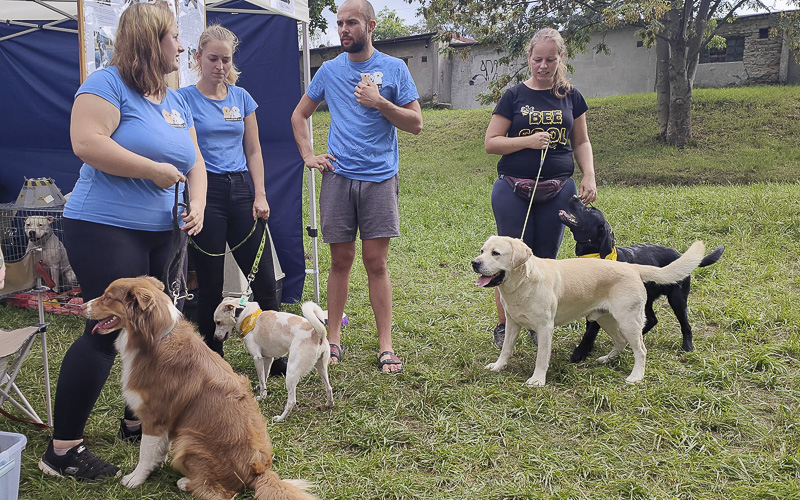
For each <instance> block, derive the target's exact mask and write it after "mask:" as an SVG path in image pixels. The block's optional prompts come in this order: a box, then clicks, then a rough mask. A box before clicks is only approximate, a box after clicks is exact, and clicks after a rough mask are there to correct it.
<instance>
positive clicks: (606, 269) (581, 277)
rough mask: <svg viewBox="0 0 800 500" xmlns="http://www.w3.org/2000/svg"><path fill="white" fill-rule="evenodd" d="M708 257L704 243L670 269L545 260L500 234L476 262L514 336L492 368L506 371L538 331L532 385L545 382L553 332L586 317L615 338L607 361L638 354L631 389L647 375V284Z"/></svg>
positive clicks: (674, 277)
mask: <svg viewBox="0 0 800 500" xmlns="http://www.w3.org/2000/svg"><path fill="white" fill-rule="evenodd" d="M704 252H705V246H704V245H703V242H702V241H696V242H695V243H694V244H693V245H692V246H691V247H690V248H689V250H687V251H686V253H684V254H683V255H682V256H681V257H680V258H678V259H677V260H675V261H674V262H672V263H671V264H669V265H668V266H665V267H654V266H643V265H638V264H629V263H625V262H617V261H612V260H602V259H580V258H576V259H562V260H554V259H539V258H537V257H536V256H534V255H533V254H532V252H531V249H530V248H528V246H527V245H526V244H525V243H524V242H523V241H522V240H520V239H517V238H509V237H505V236H492V237H490V238H489V239H488V240H487V241H486V243H485V244H484V245H483V247H482V248H481V253H480V255H479V256H478V257H477V258H475V260H473V261H472V268H473V270H474V271H475V272H476V273H478V274H480V277H479V278H478V281H477V283H476V284H477V285H478V286H497V287H498V290H499V291H500V302H501V303H502V305H503V308H504V309H505V312H506V337H505V341H504V342H503V349H502V350H501V351H500V356H499V357H498V358H497V361H496V362H494V363H490V364H489V365H487V366H486V368H487V369H489V370H492V371H499V370H502V369H503V368H505V366H506V364H507V363H508V360H509V359H510V358H511V354H512V352H513V349H514V343H515V342H516V340H517V336H518V335H519V332H520V328H522V327H525V328H528V329H531V330H533V331H535V332H536V333H537V334H538V339H539V340H538V349H537V352H536V367H535V369H534V371H533V376H531V378H529V379H528V380H527V381H526V382H525V383H526V384H527V385H528V386H530V387H541V386H543V385H545V378H546V375H547V369H548V367H549V366H550V350H551V347H552V341H553V328H554V327H555V326H558V325H563V324H565V323H569V322H571V321H574V320H576V319H579V318H582V317H586V318H587V319H588V320H590V321H597V322H598V323H599V324H600V326H601V327H603V329H604V330H605V331H606V332H608V334H609V335H610V336H611V338H612V339H613V341H614V347H613V348H612V350H611V352H610V353H608V354H607V355H605V356H603V357H601V358H599V359H598V362H600V363H607V362H608V361H609V360H611V359H613V358H615V357H617V356H619V354H620V352H622V350H623V349H625V346H626V345H628V344H630V346H631V349H632V350H633V359H634V364H633V370H632V371H631V374H630V375H629V376H628V378H626V379H625V381H626V382H628V383H629V384H635V383H638V382H641V381H642V379H643V378H644V368H645V357H646V354H647V349H645V347H644V340H643V339H642V328H643V327H644V319H645V314H644V306H645V302H646V301H647V292H646V290H645V287H644V282H645V281H648V282H649V281H652V282H655V283H662V284H666V283H675V282H677V281H680V280H682V279H684V278H686V277H687V276H689V274H690V273H691V272H692V271H693V270H694V269H695V268H696V267H697V266H698V265H699V264H700V261H701V260H702V259H703V254H704Z"/></svg>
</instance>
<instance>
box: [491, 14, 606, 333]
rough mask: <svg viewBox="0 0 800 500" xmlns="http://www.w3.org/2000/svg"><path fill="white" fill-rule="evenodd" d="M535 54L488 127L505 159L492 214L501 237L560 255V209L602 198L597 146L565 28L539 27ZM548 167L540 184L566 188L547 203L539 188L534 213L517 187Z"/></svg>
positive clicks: (545, 254)
mask: <svg viewBox="0 0 800 500" xmlns="http://www.w3.org/2000/svg"><path fill="white" fill-rule="evenodd" d="M527 55H528V63H529V64H530V69H531V77H530V78H528V79H527V80H525V81H524V82H523V83H520V84H518V85H516V86H514V87H511V88H510V89H508V90H507V91H506V93H505V94H504V95H503V97H501V98H500V101H499V102H498V103H497V106H496V107H495V109H494V111H493V113H492V119H491V121H490V122H489V126H488V128H487V129H486V139H485V148H486V152H487V153H489V154H498V155H502V156H501V158H500V161H499V162H498V163H497V173H498V179H497V180H496V181H495V183H494V187H493V189H492V211H493V212H494V218H495V222H496V224H497V234H498V235H500V236H511V237H514V238H520V237H521V238H522V240H523V241H525V243H526V244H527V245H528V246H529V247H530V248H531V250H532V251H533V254H534V255H536V256H537V257H540V258H547V259H555V258H556V256H557V255H558V249H559V247H560V246H561V240H562V238H563V236H564V226H563V225H562V224H561V221H560V220H559V218H558V211H559V210H560V209H562V208H566V205H567V201H568V200H569V199H570V198H571V197H572V196H573V195H575V194H578V196H580V198H581V199H582V200H583V202H584V203H591V202H593V201H594V200H595V199H596V198H597V185H596V183H595V173H594V159H593V155H592V144H591V142H589V133H588V130H587V125H586V111H587V109H588V107H587V105H586V101H585V100H584V98H583V96H582V95H581V94H580V92H578V91H577V90H576V89H575V88H573V87H572V85H571V84H570V83H569V81H567V79H566V72H567V67H566V63H565V59H566V45H565V44H564V39H563V38H561V35H560V34H559V33H558V31H556V30H554V29H552V28H545V29H542V30H539V31H538V32H537V33H536V34H535V35H534V36H533V38H531V41H530V43H529V44H528V50H527ZM545 148H547V152H546V156H545V159H544V162H542V161H541V158H542V150H544V149H545ZM573 159H574V160H575V161H577V163H578V167H579V168H580V169H581V172H582V173H583V179H582V180H581V184H580V188H578V187H576V186H575V182H574V181H573V180H572V174H573V172H574V170H575V166H574V161H573ZM540 164H541V174H540V175H539V184H540V185H541V184H542V182H543V181H549V180H556V181H561V182H560V183H549V184H554V185H555V186H556V188H555V190H556V191H557V190H558V188H559V187H560V191H558V192H557V194H555V195H554V196H553V197H552V198H548V199H547V200H546V201H539V199H540V195H539V194H538V190H537V195H536V196H535V197H534V202H533V205H532V206H531V210H530V216H528V207H529V203H530V202H529V200H528V199H524V198H523V197H521V196H518V193H515V190H514V188H513V187H512V186H513V185H514V184H515V182H517V180H518V179H536V177H537V174H538V173H539V169H540ZM510 178H513V179H514V180H512V179H510ZM540 187H542V186H540ZM551 194H552V193H551ZM526 217H527V219H528V221H527V226H526V225H525V220H526ZM523 226H524V227H525V234H524V235H523V234H522V230H523ZM495 300H496V302H497V316H498V325H497V327H496V328H495V330H494V343H495V346H496V347H498V348H500V347H502V345H503V339H504V338H505V312H504V311H503V307H502V305H501V304H500V297H499V294H498V293H497V291H496V290H495Z"/></svg>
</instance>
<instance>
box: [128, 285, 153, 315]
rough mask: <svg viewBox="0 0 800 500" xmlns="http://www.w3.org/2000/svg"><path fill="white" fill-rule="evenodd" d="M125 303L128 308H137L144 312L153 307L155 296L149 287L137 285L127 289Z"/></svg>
mask: <svg viewBox="0 0 800 500" xmlns="http://www.w3.org/2000/svg"><path fill="white" fill-rule="evenodd" d="M126 305H127V306H128V308H129V309H138V310H140V311H145V312H146V311H149V310H150V309H151V308H153V307H155V305H156V298H155V296H154V295H153V291H152V290H150V289H149V288H146V287H143V286H137V287H134V288H131V289H130V290H128V300H127V301H126Z"/></svg>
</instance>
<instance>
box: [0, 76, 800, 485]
mask: <svg viewBox="0 0 800 500" xmlns="http://www.w3.org/2000/svg"><path fill="white" fill-rule="evenodd" d="M694 103H695V108H696V111H695V114H694V124H695V135H696V138H695V139H694V140H693V144H692V145H691V146H690V147H687V148H685V149H681V150H678V149H674V148H669V147H666V146H663V145H660V144H658V143H657V142H656V141H655V139H654V137H655V117H654V113H655V97H654V95H651V94H649V95H634V96H621V97H615V98H603V99H592V100H590V101H589V105H590V114H589V124H590V136H591V139H592V142H593V145H594V149H595V152H596V168H597V176H598V179H599V180H600V181H601V186H600V194H599V199H598V201H597V202H596V206H598V207H599V208H601V209H602V210H603V211H604V213H605V214H606V217H607V218H608V220H609V221H610V223H611V224H612V226H613V227H614V231H615V235H616V238H617V242H618V243H619V244H621V245H627V244H632V243H638V242H651V243H658V244H663V245H669V246H672V247H675V248H677V249H680V250H684V249H686V248H688V246H689V245H690V244H691V243H692V242H693V241H694V240H695V239H703V240H704V241H705V242H706V244H707V246H708V247H709V249H710V248H713V247H714V246H716V245H719V244H724V245H725V246H726V251H725V255H724V257H723V258H722V259H721V261H720V262H719V263H717V264H715V265H713V266H711V267H708V268H703V269H700V270H698V271H696V272H695V273H694V279H693V287H692V294H691V296H690V299H689V302H690V307H691V314H690V320H691V322H692V325H693V327H694V334H695V342H694V343H695V347H696V350H695V351H694V352H691V353H684V352H682V351H681V350H680V343H681V336H680V329H679V326H678V324H677V321H676V320H675V318H674V316H673V315H672V313H671V311H669V310H668V306H667V305H666V303H665V301H663V300H662V301H660V302H659V303H658V308H657V310H656V312H657V314H658V317H659V320H660V322H659V324H658V325H657V326H656V327H655V328H654V329H653V330H652V331H651V332H650V333H649V334H648V335H647V336H646V338H645V342H646V345H647V348H648V363H647V371H646V374H645V381H644V383H642V384H641V385H637V386H629V385H627V384H625V383H624V379H625V377H626V376H627V375H628V373H629V372H630V370H631V367H632V364H633V358H632V355H631V353H630V350H628V351H626V352H625V353H624V354H623V355H622V356H621V357H620V358H619V360H618V361H616V362H613V363H611V364H609V365H606V366H600V365H598V364H597V363H596V358H597V356H599V355H601V354H604V353H605V352H607V351H608V350H610V347H611V343H610V340H609V338H608V336H607V335H605V334H601V335H600V336H599V337H598V342H597V347H596V349H595V351H594V352H593V353H592V355H591V356H590V358H589V359H588V360H587V361H586V362H583V363H579V364H571V363H569V361H568V358H569V354H570V353H571V351H572V349H573V348H574V346H575V345H576V344H577V342H578V340H579V339H580V335H581V333H582V325H581V324H580V323H575V324H572V325H568V326H565V327H561V328H558V329H557V330H556V333H555V338H554V344H553V358H552V362H551V367H550V371H549V373H548V385H547V386H546V387H544V388H541V389H530V388H527V387H525V385H524V382H525V380H526V379H527V378H528V377H530V375H531V373H532V371H533V364H534V359H535V352H536V348H535V346H532V345H531V343H530V340H529V339H528V338H523V339H522V340H521V341H520V342H519V344H518V345H517V347H516V349H515V356H514V357H513V358H512V360H511V361H510V363H509V366H508V367H507V368H506V370H504V371H503V372H499V373H494V372H488V371H486V370H485V369H484V368H483V367H484V365H486V364H487V363H489V362H492V361H494V360H495V359H496V356H497V354H498V351H496V350H495V349H494V348H493V347H492V346H491V342H490V339H491V330H492V328H493V327H494V320H495V312H494V302H493V296H492V293H491V292H490V291H487V290H485V289H481V288H478V287H476V286H474V282H475V275H474V273H472V271H471V269H470V266H469V262H470V260H471V259H472V258H474V257H475V255H477V251H478V249H479V248H480V246H481V244H482V243H483V241H484V240H485V239H486V238H487V237H488V236H489V235H491V234H493V232H494V222H493V218H492V214H491V208H490V204H489V192H490V189H491V183H492V180H493V178H494V176H495V165H496V162H497V157H492V156H489V155H486V154H485V153H484V152H483V134H484V131H485V127H486V124H487V123H488V121H489V117H490V113H491V111H490V110H486V109H484V110H469V111H443V110H437V111H433V110H431V111H425V112H424V118H425V130H424V131H423V132H422V134H420V135H419V136H411V135H409V134H405V133H401V134H400V144H401V153H400V156H401V182H400V185H401V222H402V231H403V237H401V238H398V239H396V240H394V241H393V243H392V247H391V250H390V259H389V266H390V273H391V276H392V282H393V285H394V313H395V314H394V339H395V347H396V350H397V351H398V354H399V355H400V357H401V358H402V359H403V360H404V362H405V363H406V366H405V372H404V373H403V374H402V375H400V376H394V377H391V376H382V375H380V374H379V373H378V371H377V362H376V360H375V355H376V353H377V338H376V335H375V331H374V323H373V318H372V313H371V310H370V307H369V301H368V292H367V286H366V276H365V273H364V269H363V266H362V265H361V264H360V263H357V264H356V266H355V267H354V270H353V276H352V284H351V288H350V298H349V301H348V306H347V308H346V312H347V313H348V316H349V318H350V324H349V326H347V327H346V328H345V331H344V340H343V341H344V343H345V344H346V346H347V352H346V353H345V356H344V360H343V361H344V362H343V363H342V364H341V365H339V366H336V367H334V368H332V370H331V383H332V385H333V389H334V397H335V400H336V406H335V407H334V408H333V409H330V410H327V409H325V407H324V393H323V390H322V386H321V383H320V382H319V379H317V378H316V377H313V376H309V377H307V378H306V379H304V380H303V381H302V382H301V384H300V386H299V387H298V406H297V408H296V409H295V411H294V412H293V413H292V414H291V416H290V417H289V418H288V420H287V421H286V422H284V423H281V424H273V423H272V422H271V421H269V418H270V417H271V416H272V415H276V414H278V413H280V412H281V410H282V408H283V405H284V403H285V398H286V392H285V389H284V387H283V380H282V379H275V380H271V381H270V383H269V387H270V390H271V393H270V397H268V398H267V399H266V400H265V401H262V402H261V403H260V404H261V408H262V410H263V413H264V415H265V416H266V417H267V419H268V429H269V432H270V435H271V437H272V441H273V446H274V450H275V469H276V471H277V472H278V473H279V474H280V475H281V476H282V477H285V478H302V479H306V480H309V481H312V482H315V483H316V484H317V488H316V490H315V491H316V493H317V494H318V495H319V496H320V497H321V498H330V499H332V498H339V499H350V498H354V499H372V498H375V499H377V498H381V499H384V498H385V499H390V498H397V499H400V498H403V499H406V498H431V499H433V498H436V499H439V498H448V499H463V498H470V499H473V498H474V499H484V498H488V499H501V498H509V499H521V498H559V499H560V498H564V499H567V498H570V499H571V498H586V499H598V498H601V499H606V498H609V499H612V498H641V499H649V498H678V499H695V498H704V499H705V498H709V499H730V498H775V499H777V498H795V497H797V495H798V494H797V492H798V491H800V451H799V448H800V409H798V408H800V375H798V373H800V371H799V370H798V368H800V366H798V365H800V363H798V357H800V334H798V328H799V327H800V312H798V311H799V310H800V309H798V307H797V303H798V301H800V264H798V262H799V261H800V259H799V258H798V257H800V205H798V199H800V184H798V183H797V181H796V179H798V178H800V158H799V157H798V156H800V153H798V151H799V150H798V148H797V147H796V144H797V137H798V136H800V130H798V127H799V126H798V120H797V117H798V106H800V88H798V87H752V88H742V89H726V90H699V91H696V92H695V101H694ZM327 119H328V116H327V115H326V114H325V113H317V114H316V115H315V126H316V131H317V132H316V138H315V142H316V144H317V148H316V149H317V151H322V149H323V147H324V142H325V135H324V132H325V130H326V127H325V122H326V121H327ZM317 178H318V177H317ZM307 220H308V219H307V218H306V221H307ZM307 245H308V246H310V243H308V242H307ZM573 255H574V252H573V241H572V239H571V237H570V235H569V234H567V235H566V236H565V241H564V245H562V249H561V254H560V257H561V258H566V257H570V256H573ZM328 259H329V255H328V251H327V248H326V247H325V246H322V247H321V253H320V265H321V281H322V292H323V305H324V290H325V279H326V277H327V269H328V267H329V260H328ZM310 297H312V293H311V280H310V279H309V280H307V283H306V293H305V295H304V298H305V299H308V298H310ZM287 310H290V311H293V312H299V307H298V306H297V305H291V306H287ZM47 319H48V321H50V322H51V326H50V328H49V330H48V348H49V349H48V350H49V353H50V360H51V373H52V377H53V381H52V384H53V389H55V381H56V378H57V374H58V369H59V364H60V360H61V358H62V356H63V354H64V352H65V351H66V349H67V348H68V347H69V345H70V344H71V342H72V340H73V339H74V338H75V337H76V336H77V335H79V334H80V332H81V331H82V321H81V319H80V318H78V317H64V316H55V315H48V317H47ZM35 321H36V317H35V312H33V311H25V310H20V309H17V308H13V307H10V306H5V307H0V324H2V325H3V327H5V328H14V327H19V326H24V325H28V324H31V323H33V322H35ZM37 348H38V344H37ZM226 353H228V360H229V361H230V362H231V364H232V365H233V367H234V369H235V370H236V371H239V372H242V373H245V374H247V375H248V376H249V377H250V379H251V380H253V381H255V380H256V376H255V370H254V368H253V363H252V360H251V359H250V358H249V356H247V354H246V352H245V351H244V349H243V347H242V344H241V341H239V340H238V339H237V340H232V341H229V342H228V345H227V346H226ZM37 355H38V352H34V353H33V354H32V356H31V358H30V360H29V361H28V362H27V363H26V366H25V369H24V370H23V372H22V374H21V375H20V380H21V384H22V385H23V386H24V387H25V390H26V391H27V392H28V394H32V395H33V398H32V401H33V403H34V405H35V406H36V407H37V408H43V404H44V403H43V398H42V396H41V394H42V388H41V387H42V386H41V383H42V377H41V360H40V359H39V358H38V357H37ZM119 374H120V372H119V363H117V365H115V369H114V372H113V373H112V375H111V377H110V378H109V381H108V383H107V384H106V387H105V389H104V391H103V393H102V395H101V398H100V400H99V401H98V403H97V405H96V407H95V409H94V411H93V412H92V415H91V417H90V420H89V424H88V427H87V431H86V437H87V439H88V441H89V442H90V444H91V446H92V449H93V450H94V451H95V452H96V453H97V454H98V455H100V456H102V457H104V458H106V459H108V460H110V461H112V462H114V463H117V464H119V465H120V466H121V467H122V468H123V470H124V471H125V472H126V473H127V472H129V471H131V470H132V469H133V467H134V466H135V464H136V461H137V458H138V449H137V447H135V446H131V445H127V444H122V443H120V442H119V441H116V440H115V438H114V435H115V433H116V429H117V425H118V423H117V422H118V421H117V420H116V419H117V418H118V417H119V416H121V413H122V401H121V397H120V386H119ZM0 427H2V428H3V430H8V431H14V432H22V433H24V434H26V435H27V436H28V446H27V449H26V450H25V451H24V453H23V463H22V480H21V486H20V497H21V498H23V499H30V500H33V499H36V500H39V499H59V498H63V499H75V498H113V499H140V498H144V499H172V498H175V499H177V498H185V495H184V494H183V493H181V492H179V491H178V490H177V488H176V486H175V481H177V479H178V478H179V475H178V473H177V472H175V471H174V470H172V469H171V468H170V467H168V466H165V467H163V468H161V469H159V470H157V471H156V472H155V473H154V474H153V475H152V476H151V478H150V480H148V482H146V483H145V485H144V486H142V487H141V488H139V489H136V490H127V489H125V488H124V487H122V486H120V484H119V482H118V481H117V480H106V481H102V482H100V483H98V484H93V485H84V484H80V483H76V482H74V481H72V480H57V479H54V478H49V477H44V476H43V475H42V474H41V473H40V472H39V471H38V469H37V468H36V462H37V461H38V459H39V457H40V456H41V454H42V453H43V452H44V449H45V446H46V444H47V439H48V436H47V433H43V432H38V431H36V430H34V429H33V428H32V427H30V426H26V425H22V424H16V423H13V422H11V421H8V420H0ZM220 466H224V463H222V462H221V464H220ZM237 498H243V499H249V498H252V492H246V493H244V494H242V495H240V496H239V497H237Z"/></svg>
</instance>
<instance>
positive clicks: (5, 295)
mask: <svg viewBox="0 0 800 500" xmlns="http://www.w3.org/2000/svg"><path fill="white" fill-rule="evenodd" d="M62 215H63V208H62V207H43V208H20V207H18V206H17V205H16V204H0V249H2V252H3V256H4V257H5V262H6V280H5V287H4V288H3V289H2V290H0V299H2V300H3V302H5V303H6V304H7V305H17V306H22V307H27V308H32V309H37V310H38V320H39V322H38V323H37V324H36V325H33V326H30V327H26V328H20V329H17V330H13V331H8V330H0V407H2V405H3V404H4V403H5V402H6V401H8V402H9V403H11V404H12V405H13V406H14V407H15V408H17V410H19V411H20V412H21V413H22V414H23V415H25V416H26V417H27V418H28V419H30V420H31V421H33V422H34V423H36V424H38V425H41V426H44V425H45V423H44V421H43V420H42V418H41V417H39V415H38V414H37V412H36V411H35V410H34V408H33V407H32V405H31V404H30V402H29V401H28V399H27V398H26V397H25V395H24V394H23V393H22V391H21V390H20V388H19V387H18V386H17V385H16V383H15V379H16V377H17V375H18V374H19V372H20V369H21V368H22V365H23V363H24V361H25V359H26V358H27V356H28V354H29V352H30V350H31V348H32V347H33V343H34V341H35V340H36V338H37V337H38V338H39V339H40V341H41V345H42V362H43V369H44V393H45V405H46V412H47V415H46V417H47V425H52V406H51V397H50V370H49V364H48V359H47V325H48V323H47V322H45V317H44V313H45V309H46V308H47V309H48V310H51V311H53V312H66V311H67V310H68V309H73V310H74V311H75V313H76V314H80V307H79V306H77V307H76V306H75V305H73V306H72V307H71V308H69V307H66V306H68V305H69V304H68V302H69V301H71V300H72V299H73V298H75V299H77V301H78V302H80V301H81V299H80V298H78V297H77V295H78V294H79V293H80V289H79V288H78V283H77V280H76V279H75V278H74V273H72V269H71V267H70V266H69V261H68V260H67V258H66V251H65V250H64V246H63V244H62V243H61V237H62V235H63V227H62V220H63V217H62ZM71 294H72V297H70V295H71ZM61 295H66V297H70V298H68V299H67V303H65V304H64V305H61V304H60V302H59V296H61ZM58 308H62V309H64V311H59V310H57V309H58Z"/></svg>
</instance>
